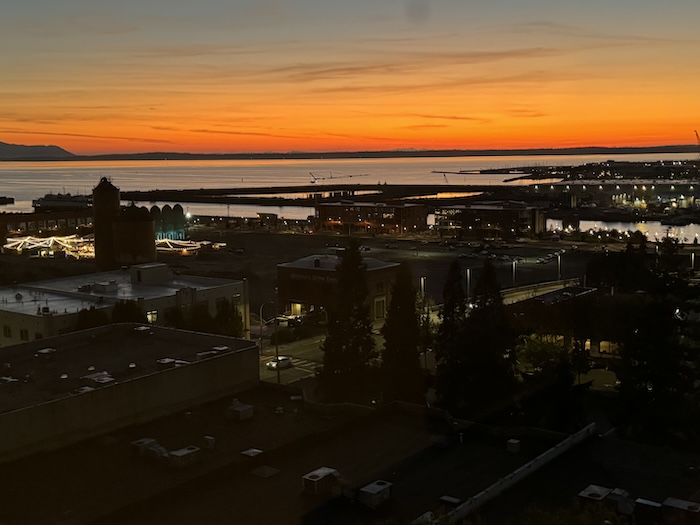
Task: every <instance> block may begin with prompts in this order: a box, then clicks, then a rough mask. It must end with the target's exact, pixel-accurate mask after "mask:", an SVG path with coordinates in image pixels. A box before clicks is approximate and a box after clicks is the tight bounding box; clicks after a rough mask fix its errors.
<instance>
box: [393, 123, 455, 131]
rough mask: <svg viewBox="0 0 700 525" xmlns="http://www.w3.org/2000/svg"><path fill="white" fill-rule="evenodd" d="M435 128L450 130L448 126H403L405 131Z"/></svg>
mask: <svg viewBox="0 0 700 525" xmlns="http://www.w3.org/2000/svg"><path fill="white" fill-rule="evenodd" d="M433 128H449V126H447V125H446V124H414V125H412V126H403V129H416V130H422V129H433Z"/></svg>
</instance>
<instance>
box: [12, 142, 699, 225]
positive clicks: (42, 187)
mask: <svg viewBox="0 0 700 525" xmlns="http://www.w3.org/2000/svg"><path fill="white" fill-rule="evenodd" d="M687 158H688V155H687V154H676V155H656V154H646V155H620V156H618V157H616V158H615V160H620V161H655V160H685V159H687ZM609 159H610V156H609V155H584V156H572V155H548V156H507V157H440V158H405V159H398V158H392V159H329V160H326V159H313V160H284V159H283V160H263V161H259V160H225V161H218V160H216V161H215V160H202V161H200V160H192V161H169V160H163V161H119V162H117V161H87V162H0V195H7V196H10V197H14V198H15V204H14V205H9V206H2V207H0V211H31V210H32V206H31V204H32V202H31V201H32V199H36V198H38V197H41V196H43V195H45V194H46V193H72V194H89V193H91V192H92V189H93V188H94V187H95V186H96V185H97V184H98V182H99V180H100V178H101V177H108V178H110V179H111V181H112V183H113V184H114V185H115V186H117V187H118V188H119V189H120V190H122V191H144V190H153V189H161V190H164V189H197V188H230V187H242V188H260V187H268V186H280V185H302V184H303V185H307V184H309V183H310V182H311V180H312V178H313V177H316V179H317V182H316V184H317V185H318V187H319V189H322V188H323V186H324V185H325V184H330V183H335V182H342V183H353V184H363V183H364V184H376V183H387V184H407V185H408V184H429V183H438V184H443V185H444V187H445V191H446V192H449V188H450V185H453V184H482V185H500V184H503V179H504V178H507V176H504V175H480V174H468V175H452V174H449V173H448V174H446V175H442V174H436V173H431V171H433V170H435V171H460V170H478V169H485V168H517V167H526V166H568V165H578V164H584V163H589V162H603V161H605V160H609ZM312 174H313V176H312ZM517 183H518V184H528V183H529V182H527V181H524V182H523V181H519V182H517ZM511 184H513V183H511ZM142 204H145V205H149V203H142ZM159 204H163V203H159ZM183 207H186V208H187V209H188V211H190V212H191V213H193V214H198V215H206V214H210V215H222V216H225V215H227V214H230V215H231V216H248V217H250V216H255V214H256V213H257V212H259V211H265V212H270V213H278V214H279V215H280V216H282V217H286V218H292V219H300V218H306V217H307V216H308V215H310V214H312V213H313V209H311V208H305V207H295V206H285V207H259V206H252V205H251V206H247V205H246V206H238V205H236V206H230V207H229V208H228V209H227V207H226V205H211V204H206V205H204V204H202V205H197V204H189V205H185V204H183ZM659 231H661V232H663V231H664V230H663V228H662V229H660V230H659ZM652 237H653V233H652Z"/></svg>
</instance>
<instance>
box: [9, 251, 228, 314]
mask: <svg viewBox="0 0 700 525" xmlns="http://www.w3.org/2000/svg"><path fill="white" fill-rule="evenodd" d="M155 266H163V263H154V264H150V265H142V267H143V268H146V269H147V268H151V267H155ZM167 274H168V276H169V278H168V279H164V280H161V281H158V282H154V283H134V282H132V281H131V272H130V270H129V269H124V270H113V271H109V272H99V273H91V274H85V275H75V276H70V277H62V278H60V279H48V280H44V281H36V282H31V283H23V284H21V285H17V286H4V287H0V311H3V310H4V311H7V312H14V313H24V314H32V315H41V312H42V311H43V312H46V313H51V314H53V315H61V314H67V313H76V312H79V311H80V310H82V309H85V308H90V307H91V306H94V307H95V308H110V307H111V306H112V305H113V304H114V303H116V302H117V301H125V300H132V301H135V300H138V299H145V300H149V299H157V298H162V297H171V296H174V295H175V294H176V293H177V292H178V291H179V290H181V289H183V288H194V289H197V290H209V289H214V288H220V287H222V286H226V285H230V284H234V283H240V282H241V281H231V280H228V279H217V278H215V277H198V276H192V275H178V274H174V273H172V272H170V271H168V272H167ZM46 309H48V310H46Z"/></svg>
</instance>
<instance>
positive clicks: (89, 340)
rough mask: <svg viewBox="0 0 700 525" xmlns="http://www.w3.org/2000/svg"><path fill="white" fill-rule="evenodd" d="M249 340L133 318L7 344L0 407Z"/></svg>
mask: <svg viewBox="0 0 700 525" xmlns="http://www.w3.org/2000/svg"><path fill="white" fill-rule="evenodd" d="M251 346H254V343H253V342H251V341H247V340H244V339H235V338H232V337H225V336H218V335H210V334H201V333H194V332H187V331H183V330H175V329H172V328H165V327H157V326H151V325H141V324H133V323H127V324H114V325H108V326H103V327H100V328H94V329H91V330H83V331H80V332H73V333H70V334H66V335H61V336H57V337H51V338H47V339H41V340H38V341H33V342H30V343H24V344H19V345H13V346H8V347H6V348H3V349H2V358H1V359H0V367H1V368H0V394H1V395H0V413H2V412H7V411H10V410H16V409H20V408H23V407H27V406H31V405H34V404H37V403H43V402H46V401H51V400H55V399H60V398H62V397H66V396H71V395H79V394H80V393H81V392H82V393H84V392H89V391H90V389H96V388H101V387H103V386H107V385H109V384H112V383H114V382H116V381H126V380H130V379H135V378H137V377H141V376H145V375H148V374H151V373H154V372H156V371H158V370H161V369H164V368H170V367H174V366H184V365H186V364H188V363H190V362H192V361H196V360H197V359H199V358H206V356H213V355H215V354H213V353H211V352H216V353H226V352H236V351H240V350H243V349H248V348H250V347H251ZM125 349H128V350H127V351H125ZM198 354H200V355H199V356H198ZM159 360H160V362H159ZM81 389H82V390H81Z"/></svg>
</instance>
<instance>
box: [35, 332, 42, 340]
mask: <svg viewBox="0 0 700 525" xmlns="http://www.w3.org/2000/svg"><path fill="white" fill-rule="evenodd" d="M43 338H44V334H42V333H41V332H37V333H35V334H34V339H43Z"/></svg>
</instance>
